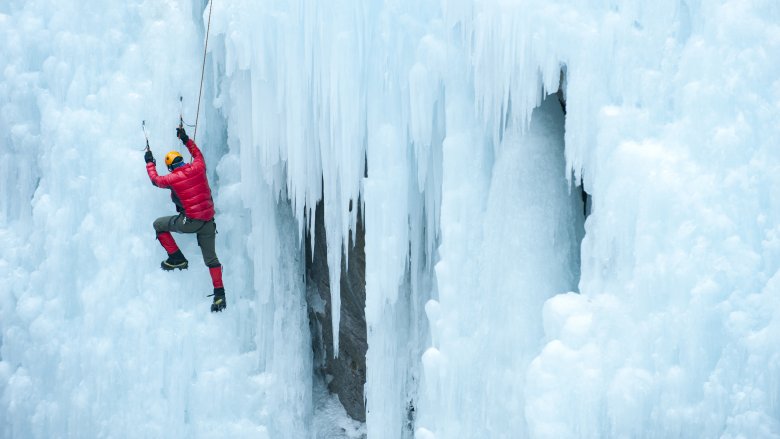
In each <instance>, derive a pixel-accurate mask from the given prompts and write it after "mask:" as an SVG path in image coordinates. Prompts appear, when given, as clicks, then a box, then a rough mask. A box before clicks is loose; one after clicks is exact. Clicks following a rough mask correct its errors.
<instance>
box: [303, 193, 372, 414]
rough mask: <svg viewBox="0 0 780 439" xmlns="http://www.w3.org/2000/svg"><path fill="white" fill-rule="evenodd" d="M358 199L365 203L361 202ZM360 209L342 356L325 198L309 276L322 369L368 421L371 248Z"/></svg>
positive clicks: (346, 274)
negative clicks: (335, 317) (368, 253)
mask: <svg viewBox="0 0 780 439" xmlns="http://www.w3.org/2000/svg"><path fill="white" fill-rule="evenodd" d="M357 204H358V205H359V204H360V203H357ZM361 216H362V215H361V212H358V223H357V231H356V233H355V235H356V236H355V241H354V245H353V241H352V238H350V243H349V244H350V245H349V248H348V249H347V251H349V269H347V267H346V262H345V258H342V261H341V319H340V323H339V332H340V338H339V356H338V358H333V332H332V330H331V324H330V322H331V303H330V279H329V275H328V260H327V244H326V239H325V222H324V208H323V204H322V203H319V204H318V205H317V209H316V213H315V218H314V231H315V243H314V254H313V256H314V257H313V258H312V249H311V239H310V236H307V239H306V282H307V302H308V307H309V325H310V327H311V334H312V346H313V349H314V367H315V369H317V370H316V372H318V373H320V374H322V375H323V376H325V379H326V383H327V384H328V389H329V390H330V391H331V392H332V393H335V394H336V395H338V397H339V400H340V401H341V404H342V405H343V406H344V408H345V409H346V411H347V414H349V416H351V417H352V418H353V419H356V420H358V421H361V422H365V421H366V405H365V399H364V397H363V387H364V385H365V383H366V350H367V349H368V343H367V341H366V336H367V334H366V313H365V308H366V277H365V273H366V254H365V228H364V227H363V221H362V219H361Z"/></svg>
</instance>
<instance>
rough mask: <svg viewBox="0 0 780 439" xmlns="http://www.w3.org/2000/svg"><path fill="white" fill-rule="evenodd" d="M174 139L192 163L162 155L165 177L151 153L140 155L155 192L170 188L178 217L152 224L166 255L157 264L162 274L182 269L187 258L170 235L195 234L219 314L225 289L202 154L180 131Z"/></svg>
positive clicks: (173, 154) (213, 306)
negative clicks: (159, 189)
mask: <svg viewBox="0 0 780 439" xmlns="http://www.w3.org/2000/svg"><path fill="white" fill-rule="evenodd" d="M176 137H178V138H179V139H181V142H182V143H183V144H184V145H185V146H186V147H187V149H188V150H189V151H190V154H191V155H192V158H193V161H192V163H185V162H184V158H183V157H182V156H181V154H179V153H178V152H176V151H171V152H169V153H168V154H166V155H165V165H166V166H168V171H170V173H169V174H168V175H164V176H160V175H157V162H156V161H155V159H154V156H153V155H152V151H150V150H147V151H146V154H145V155H144V159H145V160H146V171H147V173H148V174H149V178H150V179H151V180H152V184H153V185H155V186H157V187H159V188H170V190H171V199H172V200H173V203H174V204H175V205H176V211H177V212H179V214H178V215H174V216H163V217H160V218H157V219H156V220H155V221H154V230H155V231H156V232H157V240H158V241H160V244H161V245H162V246H163V248H164V249H165V251H166V252H168V259H166V260H164V261H162V263H161V264H160V265H161V267H162V269H163V270H166V271H170V270H173V269H176V268H178V269H179V270H182V269H186V268H187V266H188V262H187V258H185V257H184V255H183V254H182V253H181V250H180V249H179V247H178V246H177V245H176V241H174V239H173V236H172V235H171V232H176V233H195V234H196V235H197V239H198V245H199V246H200V251H201V253H203V261H204V262H205V263H206V266H207V267H208V268H209V274H210V275H211V281H212V283H213V284H214V301H213V303H212V304H211V311H212V312H216V311H222V310H223V309H225V306H226V305H227V303H226V302H225V287H224V285H223V284H222V265H221V264H220V263H219V259H217V252H216V250H215V245H214V240H215V238H216V235H217V226H216V224H215V223H214V201H213V199H212V198H211V188H209V182H208V179H207V178H206V161H205V160H204V159H203V154H202V153H201V152H200V149H198V146H197V145H195V142H194V141H192V140H190V138H189V137H187V133H186V132H185V131H184V128H182V127H179V128H177V129H176Z"/></svg>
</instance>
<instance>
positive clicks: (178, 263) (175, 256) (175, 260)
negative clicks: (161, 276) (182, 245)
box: [160, 250, 188, 271]
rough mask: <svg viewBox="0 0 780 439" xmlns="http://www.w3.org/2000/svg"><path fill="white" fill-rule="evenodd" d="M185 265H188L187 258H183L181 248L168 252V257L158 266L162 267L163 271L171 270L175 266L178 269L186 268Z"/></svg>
mask: <svg viewBox="0 0 780 439" xmlns="http://www.w3.org/2000/svg"><path fill="white" fill-rule="evenodd" d="M187 266H188V262H187V258H185V257H184V255H183V254H181V250H176V251H175V252H173V253H170V254H169V255H168V259H166V260H164V261H162V262H161V263H160V268H162V269H163V270H165V271H171V270H173V269H176V268H178V269H179V270H185V269H187Z"/></svg>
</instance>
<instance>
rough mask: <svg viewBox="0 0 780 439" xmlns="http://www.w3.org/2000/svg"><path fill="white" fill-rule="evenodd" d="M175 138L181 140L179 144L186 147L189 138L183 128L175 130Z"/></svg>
mask: <svg viewBox="0 0 780 439" xmlns="http://www.w3.org/2000/svg"><path fill="white" fill-rule="evenodd" d="M176 137H178V138H179V139H181V143H183V144H184V145H185V146H186V145H187V142H189V141H190V138H189V137H187V133H186V132H184V128H182V127H179V128H176Z"/></svg>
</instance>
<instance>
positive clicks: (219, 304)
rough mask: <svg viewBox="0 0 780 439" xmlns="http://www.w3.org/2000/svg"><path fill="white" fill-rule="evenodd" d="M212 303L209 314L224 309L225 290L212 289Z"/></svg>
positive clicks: (225, 304) (225, 303)
mask: <svg viewBox="0 0 780 439" xmlns="http://www.w3.org/2000/svg"><path fill="white" fill-rule="evenodd" d="M212 296H214V302H212V303H211V312H219V311H222V310H223V309H225V307H226V306H227V302H226V301H225V289H224V288H214V294H212Z"/></svg>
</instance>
